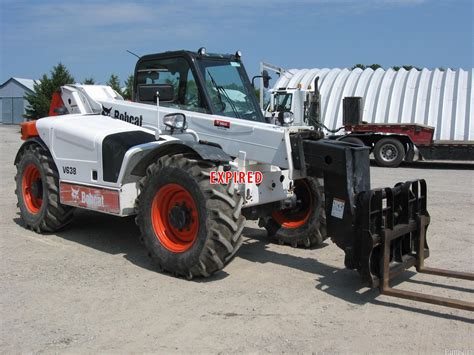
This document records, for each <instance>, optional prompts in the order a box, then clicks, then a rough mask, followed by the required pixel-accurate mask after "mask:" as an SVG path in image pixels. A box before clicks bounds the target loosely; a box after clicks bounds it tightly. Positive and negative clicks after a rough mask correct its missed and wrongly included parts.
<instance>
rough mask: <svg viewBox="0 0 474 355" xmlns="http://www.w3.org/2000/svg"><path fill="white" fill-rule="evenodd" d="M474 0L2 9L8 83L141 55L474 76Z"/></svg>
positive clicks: (0, 68) (0, 71)
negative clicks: (459, 71) (188, 54)
mask: <svg viewBox="0 0 474 355" xmlns="http://www.w3.org/2000/svg"><path fill="white" fill-rule="evenodd" d="M473 3H474V0H239V1H227V0H200V1H198V0H187V1H176V0H155V1H151V0H134V1H132V0H127V1H110V0H109V1H105V0H81V1H67V0H62V1H57V0H0V83H2V82H4V81H5V80H7V79H8V78H10V77H12V76H15V77H20V78H31V79H37V78H39V77H40V76H41V75H43V74H44V73H49V71H50V70H51V68H52V66H54V65H56V64H57V63H58V62H62V63H63V64H65V65H66V67H67V68H68V69H69V70H70V72H71V74H72V75H73V76H74V78H75V79H76V81H77V82H81V81H82V80H84V79H85V78H86V77H93V78H94V79H95V80H96V82H98V83H105V82H106V81H107V79H108V78H109V76H110V75H111V74H112V73H114V74H117V75H119V77H120V78H121V79H122V80H125V79H126V77H127V76H128V75H129V74H131V73H132V72H133V70H134V66H135V63H136V60H137V58H136V57H134V56H132V55H130V54H128V53H127V52H126V50H127V49H128V50H130V51H132V52H135V53H137V54H139V55H144V54H150V53H159V52H163V51H168V50H177V49H188V50H197V49H198V48H199V47H202V46H204V47H206V49H207V51H208V52H214V53H234V52H235V51H236V50H237V49H239V50H241V51H242V54H243V55H242V59H243V61H244V63H245V66H246V67H247V71H248V72H249V75H250V76H252V75H256V74H257V73H258V70H259V63H260V61H262V60H263V61H266V62H269V63H272V64H275V65H277V66H280V67H284V68H287V69H289V68H335V67H339V68H342V67H352V66H353V65H354V64H357V63H364V64H372V63H378V64H381V65H382V66H383V67H385V68H386V67H390V66H393V65H405V64H409V65H414V66H418V67H428V68H433V67H445V68H446V67H451V68H459V67H461V68H464V69H467V68H472V67H473V51H474V49H473V47H474V31H473V19H474V9H473Z"/></svg>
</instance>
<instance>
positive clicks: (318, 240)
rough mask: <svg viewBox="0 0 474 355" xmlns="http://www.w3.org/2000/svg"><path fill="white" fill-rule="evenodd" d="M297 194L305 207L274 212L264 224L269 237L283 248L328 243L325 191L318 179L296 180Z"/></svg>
mask: <svg viewBox="0 0 474 355" xmlns="http://www.w3.org/2000/svg"><path fill="white" fill-rule="evenodd" d="M295 192H296V194H297V199H298V200H306V201H303V204H304V206H303V207H301V206H300V207H298V206H297V207H296V208H294V209H290V210H281V211H274V212H273V213H272V216H271V217H267V218H266V219H264V220H263V222H264V227H265V229H266V230H267V232H268V236H269V237H270V238H271V239H273V240H274V241H276V242H278V243H279V244H288V245H291V246H292V247H295V248H296V247H298V246H304V247H307V248H309V247H312V246H317V245H320V244H322V243H323V241H324V240H325V239H327V230H326V211H325V207H324V189H323V186H322V185H321V184H320V183H319V182H318V180H317V179H315V178H310V177H308V178H306V179H302V180H296V182H295Z"/></svg>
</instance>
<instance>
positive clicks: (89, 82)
mask: <svg viewBox="0 0 474 355" xmlns="http://www.w3.org/2000/svg"><path fill="white" fill-rule="evenodd" d="M82 83H83V84H84V85H95V80H94V78H85V79H84V80H83V81H82Z"/></svg>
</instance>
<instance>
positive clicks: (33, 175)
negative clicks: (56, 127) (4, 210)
mask: <svg viewBox="0 0 474 355" xmlns="http://www.w3.org/2000/svg"><path fill="white" fill-rule="evenodd" d="M16 167H17V174H16V176H15V182H16V190H15V194H16V195H17V199H18V207H19V208H20V215H21V218H22V219H23V221H24V222H25V224H26V226H27V227H28V228H31V229H32V230H34V231H35V232H37V233H42V232H55V231H58V230H60V229H62V228H63V227H65V226H66V225H67V224H69V223H70V222H71V220H72V217H73V211H74V208H73V207H69V206H65V205H63V204H61V203H60V199H59V174H58V171H57V168H56V164H55V163H54V161H53V158H52V157H51V156H50V155H49V153H48V152H47V151H46V150H45V149H43V148H42V147H40V146H39V145H35V144H31V145H29V146H27V147H26V148H25V150H24V151H23V153H22V155H21V158H20V160H19V162H18V163H17V164H16Z"/></svg>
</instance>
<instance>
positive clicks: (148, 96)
mask: <svg viewBox="0 0 474 355" xmlns="http://www.w3.org/2000/svg"><path fill="white" fill-rule="evenodd" d="M157 92H158V94H159V95H160V102H170V101H173V100H174V88H173V85H170V84H152V85H146V84H145V85H139V86H138V101H141V102H143V101H145V102H156V93H157Z"/></svg>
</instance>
